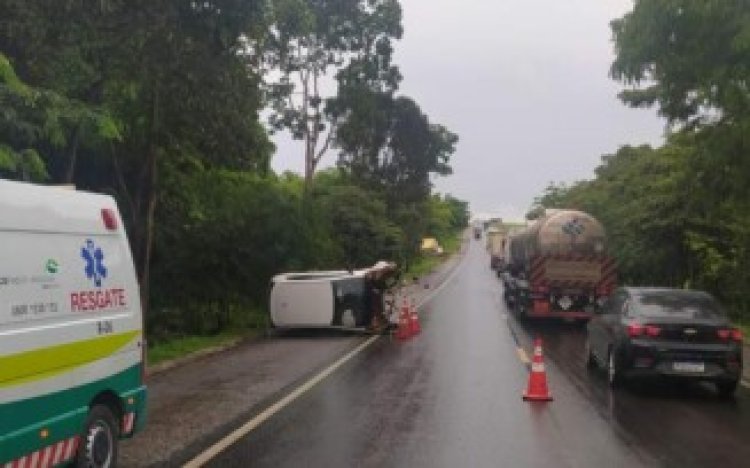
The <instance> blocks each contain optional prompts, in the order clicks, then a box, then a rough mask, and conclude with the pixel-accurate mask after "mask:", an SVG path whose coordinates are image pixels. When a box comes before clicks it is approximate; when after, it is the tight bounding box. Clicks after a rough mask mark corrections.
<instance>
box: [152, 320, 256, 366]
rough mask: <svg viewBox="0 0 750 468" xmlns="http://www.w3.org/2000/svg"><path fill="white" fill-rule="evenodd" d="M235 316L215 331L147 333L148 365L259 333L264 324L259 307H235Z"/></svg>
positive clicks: (228, 343)
mask: <svg viewBox="0 0 750 468" xmlns="http://www.w3.org/2000/svg"><path fill="white" fill-rule="evenodd" d="M235 312H237V315H236V316H233V317H231V320H230V322H229V323H230V324H229V325H228V326H227V328H226V329H225V330H222V331H220V332H218V333H206V334H200V333H192V334H174V335H169V334H165V333H162V334H160V335H159V337H158V338H157V337H154V336H151V337H149V339H150V340H151V343H153V344H150V345H149V347H148V359H147V363H148V365H149V366H155V365H157V364H160V363H164V362H167V361H172V360H175V359H179V358H183V357H187V356H190V355H193V354H196V353H200V352H201V351H204V350H207V349H210V348H217V347H224V346H231V345H233V344H236V343H239V342H240V341H242V340H244V339H246V338H252V337H256V336H259V335H261V334H262V333H263V332H264V330H265V328H266V325H267V314H266V313H265V312H263V310H262V309H260V308H252V309H247V308H242V307H237V310H236V311H235Z"/></svg>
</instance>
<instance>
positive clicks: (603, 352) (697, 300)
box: [586, 288, 742, 396]
mask: <svg viewBox="0 0 750 468" xmlns="http://www.w3.org/2000/svg"><path fill="white" fill-rule="evenodd" d="M587 331H588V336H587V339H586V357H587V359H586V360H587V365H588V366H589V367H596V366H597V365H598V366H601V367H604V368H605V369H606V370H607V375H608V379H609V383H610V385H612V386H616V385H617V384H619V383H620V382H622V381H623V380H624V379H627V378H634V377H650V376H664V377H670V378H680V379H695V380H705V381H710V382H714V383H715V384H716V386H717V388H718V390H719V393H720V394H722V395H725V396H727V395H731V394H732V393H734V391H735V390H736V388H737V383H738V382H739V380H740V377H741V375H742V333H741V332H740V330H738V329H736V328H733V327H732V326H731V324H730V322H729V320H728V319H727V316H726V315H725V314H724V312H723V311H722V308H721V306H720V305H719V303H718V302H717V301H716V299H714V298H713V297H712V296H711V295H710V294H708V293H705V292H702V291H689V290H681V289H657V288H621V289H618V290H617V291H615V293H614V294H612V296H610V298H609V299H608V301H607V302H606V303H605V304H604V305H603V306H602V308H601V310H599V311H598V312H597V314H596V315H595V316H594V317H593V318H592V319H591V320H590V321H589V323H588V325H587Z"/></svg>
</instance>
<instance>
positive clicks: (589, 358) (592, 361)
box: [585, 337, 597, 369]
mask: <svg viewBox="0 0 750 468" xmlns="http://www.w3.org/2000/svg"><path fill="white" fill-rule="evenodd" d="M585 347H586V350H585V353H586V368H587V369H596V367H597V363H596V358H595V357H594V352H593V351H592V350H591V342H590V341H589V339H588V337H587V338H586V344H585Z"/></svg>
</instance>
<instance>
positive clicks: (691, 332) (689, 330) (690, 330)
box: [682, 328, 698, 335]
mask: <svg viewBox="0 0 750 468" xmlns="http://www.w3.org/2000/svg"><path fill="white" fill-rule="evenodd" d="M682 332H683V333H684V334H686V335H695V334H696V333H698V330H696V329H695V328H685V329H684V330H682Z"/></svg>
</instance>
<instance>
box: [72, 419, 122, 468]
mask: <svg viewBox="0 0 750 468" xmlns="http://www.w3.org/2000/svg"><path fill="white" fill-rule="evenodd" d="M119 438H120V425H119V424H118V423H117V418H116V417H115V415H114V414H112V410H110V409H109V408H108V407H107V406H104V405H96V406H94V407H93V408H91V411H89V415H88V416H87V417H86V424H85V426H84V430H83V433H82V434H81V444H80V448H79V449H78V457H77V459H76V466H77V467H78V468H112V467H114V466H116V465H117V452H118V446H117V444H118V441H119Z"/></svg>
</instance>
